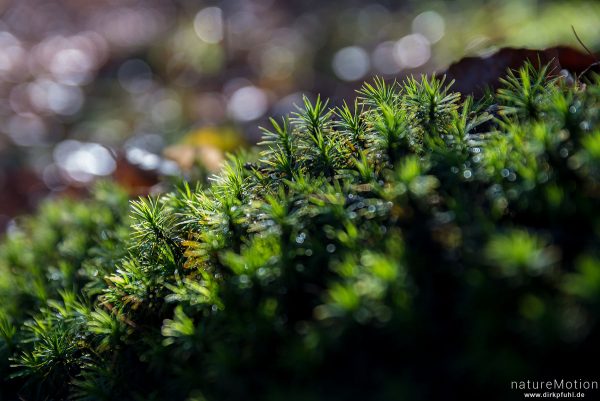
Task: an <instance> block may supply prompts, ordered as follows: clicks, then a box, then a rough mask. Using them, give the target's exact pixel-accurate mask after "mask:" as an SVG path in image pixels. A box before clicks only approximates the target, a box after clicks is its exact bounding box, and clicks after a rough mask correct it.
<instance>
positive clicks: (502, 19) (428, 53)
mask: <svg viewBox="0 0 600 401" xmlns="http://www.w3.org/2000/svg"><path fill="white" fill-rule="evenodd" d="M571 25H572V26H573V27H575V29H576V31H577V33H578V34H579V36H580V37H581V39H582V40H583V42H584V43H585V44H586V45H587V46H588V47H589V48H591V49H592V50H595V49H598V48H599V47H600V4H598V3H596V2H586V1H569V2H566V1H560V2H559V1H556V2H553V1H527V0H525V1H508V0H503V1H448V2H435V1H416V0H415V1H392V0H387V1H386V0H380V1H342V0H338V1H335V2H333V1H332V2H326V1H318V0H308V1H300V0H286V1H276V0H223V1H219V2H214V1H213V2H210V1H198V0H193V1H192V0H93V1H92V0H62V1H61V0H53V1H47V0H13V1H10V0H0V230H3V229H4V228H5V227H7V226H10V222H11V220H12V219H13V218H14V216H16V215H18V214H20V213H23V212H26V211H30V210H32V209H33V208H34V207H35V206H36V205H37V204H38V203H39V201H40V200H41V199H43V198H44V197H46V196H49V195H50V196H52V195H53V194H57V193H64V192H65V191H73V190H75V191H77V190H79V189H81V188H86V187H87V186H88V185H89V184H90V183H91V182H93V181H94V180H96V179H97V178H99V177H107V176H116V178H117V179H118V180H120V181H121V182H123V183H125V184H126V185H128V186H129V187H130V190H131V192H132V193H136V192H143V191H144V190H145V188H146V187H149V186H151V185H152V184H153V183H155V176H156V175H157V174H166V175H175V176H177V175H181V174H184V175H185V174H190V171H191V170H192V169H193V168H194V166H201V167H202V168H203V169H205V170H206V171H207V172H211V171H214V170H216V169H217V168H218V166H219V163H220V162H221V160H222V158H223V153H224V152H227V151H231V150H233V149H235V148H237V147H238V146H244V145H249V144H253V143H255V142H256V141H257V140H258V139H259V137H260V131H259V129H258V127H259V126H260V125H266V124H267V117H268V116H278V115H282V114H285V113H288V112H289V111H291V110H293V109H294V104H299V102H300V100H301V95H302V94H307V95H309V96H310V95H313V96H314V95H315V94H316V93H320V94H322V95H323V96H326V97H329V98H331V99H332V102H333V104H339V102H340V101H341V100H342V99H349V98H352V96H353V91H354V90H355V89H356V88H357V87H358V86H359V85H360V83H361V82H362V81H363V80H365V79H368V78H369V77H370V76H373V75H380V76H385V77H402V76H405V75H410V74H420V73H422V72H432V71H441V70H443V69H444V68H445V67H446V66H448V64H449V63H451V62H452V61H455V60H458V59H460V58H461V57H463V56H465V55H481V56H485V55H489V54H490V53H492V52H493V51H494V50H495V49H497V48H499V47H504V46H518V47H532V48H544V47H547V46H551V45H556V44H566V45H572V46H574V47H578V48H581V46H580V45H579V44H578V43H577V39H576V38H575V36H574V34H573V32H572V29H571Z"/></svg>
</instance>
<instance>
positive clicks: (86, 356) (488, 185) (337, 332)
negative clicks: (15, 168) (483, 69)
mask: <svg viewBox="0 0 600 401" xmlns="http://www.w3.org/2000/svg"><path fill="white" fill-rule="evenodd" d="M599 102H600V85H598V83H597V82H590V83H588V84H587V85H585V86H584V85H577V86H574V87H567V86H565V84H563V83H562V82H561V81H559V80H554V79H549V78H548V76H547V73H546V71H545V70H541V71H537V70H534V69H533V68H531V66H525V67H524V68H522V69H521V70H520V71H518V72H515V73H511V74H510V75H509V76H508V77H507V79H506V81H505V86H504V87H503V88H502V89H501V90H500V91H499V92H498V95H497V96H489V97H486V98H485V99H482V100H479V101H474V100H473V99H472V98H469V97H467V98H461V95H460V94H458V93H453V92H452V90H451V86H450V85H448V84H447V83H446V82H445V81H444V80H443V79H442V80H439V79H434V78H432V79H428V78H422V79H421V80H415V79H410V80H408V81H407V82H405V83H403V84H396V83H394V84H387V83H385V82H384V81H383V80H379V79H377V80H375V81H374V82H373V83H372V84H365V86H364V87H363V89H362V90H361V91H359V95H358V98H357V100H356V102H354V103H353V105H352V106H351V107H350V106H348V105H346V104H344V106H343V107H341V108H336V109H330V108H328V107H327V102H324V101H322V100H321V99H319V98H317V100H316V101H314V102H311V101H309V100H308V99H305V101H304V106H303V108H301V109H299V110H298V112H297V113H295V114H293V115H292V116H288V117H286V118H284V119H283V120H280V121H276V120H272V123H273V128H272V129H265V130H264V141H263V143H262V144H261V149H260V152H261V153H260V157H259V160H258V161H256V160H248V159H249V157H248V156H244V155H240V156H238V157H233V158H231V160H230V162H229V163H228V164H227V166H226V167H225V168H224V170H223V172H222V173H221V174H220V175H218V176H216V177H214V179H213V181H212V183H211V184H210V185H209V186H207V187H206V188H197V189H195V190H192V189H191V188H190V187H189V186H188V185H187V184H186V185H183V186H182V188H180V189H179V190H176V191H173V192H172V193H169V194H164V195H161V196H158V197H150V198H144V199H140V200H138V201H135V202H133V203H131V206H130V207H129V210H130V212H128V207H127V201H126V198H125V196H124V195H123V194H122V193H120V192H119V191H118V190H116V189H115V188H114V187H112V186H109V185H108V184H103V185H102V186H100V187H99V188H98V189H97V191H96V194H95V196H94V197H93V199H91V200H88V201H85V202H81V201H72V200H59V201H49V202H48V203H47V204H46V205H45V206H44V207H43V208H42V210H40V212H39V213H38V214H37V215H36V216H34V217H31V218H28V219H26V220H25V221H24V222H23V224H21V225H20V226H19V228H18V229H17V230H16V231H14V232H11V233H10V234H9V235H8V236H7V238H6V239H5V240H4V241H3V244H2V246H1V250H0V252H1V257H0V269H1V270H0V272H1V276H0V370H1V373H2V377H4V379H3V382H2V386H1V388H2V390H0V391H1V393H0V396H1V397H2V399H4V397H6V399H13V398H17V397H22V398H23V399H56V400H58V399H81V400H109V399H120V400H128V399H131V400H137V399H145V400H153V399H156V400H202V399H207V400H237V399H249V398H250V399H265V400H269V399H274V400H275V399H278V400H279V399H284V398H285V399H298V400H300V399H301V400H320V399H327V400H336V399H340V400H342V399H370V400H388V399H410V400H426V399H442V398H448V396H449V394H452V395H453V397H454V398H456V399H465V398H466V397H468V396H474V395H475V396H478V397H482V398H486V399H487V398H490V397H492V394H494V395H498V399H509V398H511V397H512V398H517V397H520V395H519V394H513V393H511V392H510V381H511V380H517V379H518V380H525V378H528V379H529V378H534V377H540V378H548V377H561V378H562V377H566V376H569V377H570V376H572V375H574V374H581V375H588V376H589V375H594V374H597V373H599V372H598V368H597V367H595V365H596V364H595V360H596V357H597V356H598V351H597V347H596V345H595V344H596V341H597V340H598V339H599V328H600V327H599V325H598V311H599V308H600V297H599V296H598V294H596V293H595V291H596V290H597V287H598V285H597V283H598V277H597V276H598V268H597V267H598V265H599V263H600V254H599V251H598V250H599V249H600V241H599V234H600V202H599V198H600V195H599V194H600V183H599V179H600V157H599V156H598V155H599V152H598V149H599V148H600V145H599V140H598V139H599V138H600V136H599V132H600V115H599V111H598V110H599V108H598V105H599ZM128 213H129V216H128Z"/></svg>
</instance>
